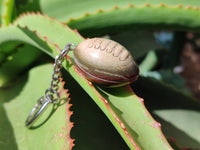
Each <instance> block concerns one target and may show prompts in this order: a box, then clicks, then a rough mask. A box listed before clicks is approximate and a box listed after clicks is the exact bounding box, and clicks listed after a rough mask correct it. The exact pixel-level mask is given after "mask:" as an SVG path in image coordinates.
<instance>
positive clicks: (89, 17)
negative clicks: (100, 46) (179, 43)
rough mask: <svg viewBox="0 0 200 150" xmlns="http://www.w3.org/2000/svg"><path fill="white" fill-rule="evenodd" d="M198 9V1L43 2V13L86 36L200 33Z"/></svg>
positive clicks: (45, 0)
mask: <svg viewBox="0 0 200 150" xmlns="http://www.w3.org/2000/svg"><path fill="white" fill-rule="evenodd" d="M199 6H200V3H199V1H198V0H193V1H192V2H191V1H186V0H184V1H183V0H168V1H165V2H163V1H161V0H151V1H150V0H144V1H140V0H135V1H132V0H127V1H125V2H124V1H120V0H116V1H113V0H106V1H105V0H102V1H99V0H94V1H90V0H87V1H81V0H76V1H73V2H72V1H70V0H67V1H65V0H59V1H56V2H55V1H52V0H51V1H49V0H42V1H41V10H42V12H43V13H45V14H47V15H48V16H51V17H55V18H56V19H58V20H59V21H62V22H66V23H67V24H68V25H69V26H70V27H71V28H73V29H78V30H79V32H80V33H81V34H82V35H86V36H97V35H102V34H105V33H111V32H118V31H119V30H120V31H122V30H127V29H136V30H138V29H161V28H162V29H173V30H195V31H199V28H198V27H199V24H200V22H199V20H200V19H199V18H200V15H199ZM110 18H112V19H110ZM188 22H190V23H188Z"/></svg>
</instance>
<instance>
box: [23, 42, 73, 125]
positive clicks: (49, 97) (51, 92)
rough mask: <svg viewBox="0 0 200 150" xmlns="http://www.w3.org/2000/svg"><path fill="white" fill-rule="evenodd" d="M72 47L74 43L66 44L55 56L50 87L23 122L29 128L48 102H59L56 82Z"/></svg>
mask: <svg viewBox="0 0 200 150" xmlns="http://www.w3.org/2000/svg"><path fill="white" fill-rule="evenodd" d="M74 48H75V45H74V44H72V43H70V44H67V45H66V47H65V49H64V50H63V51H62V52H61V53H60V55H57V56H56V59H55V63H54V70H53V73H52V79H51V84H50V88H48V89H47V90H46V91H45V94H44V96H42V97H41V98H40V99H39V100H38V102H37V104H36V105H35V106H34V107H33V109H32V110H31V112H30V113H29V115H28V117H27V119H26V122H25V125H26V127H28V128H30V127H31V126H32V125H33V124H34V123H35V121H36V120H37V119H38V118H39V117H40V116H41V114H42V113H43V112H44V111H45V110H46V108H47V107H48V106H49V104H50V103H53V104H57V103H58V102H59V100H60V95H59V93H58V88H59V86H58V83H59V82H60V76H61V68H62V62H63V60H64V57H65V56H66V55H67V53H68V52H69V51H70V50H73V49H74ZM54 96H56V99H54Z"/></svg>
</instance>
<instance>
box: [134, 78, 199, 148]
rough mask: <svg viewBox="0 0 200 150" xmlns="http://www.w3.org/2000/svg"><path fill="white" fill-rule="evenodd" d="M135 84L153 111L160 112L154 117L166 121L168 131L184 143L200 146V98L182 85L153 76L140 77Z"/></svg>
mask: <svg viewBox="0 0 200 150" xmlns="http://www.w3.org/2000/svg"><path fill="white" fill-rule="evenodd" d="M134 85H135V86H133V89H134V91H135V92H136V93H137V94H138V95H143V97H144V99H145V100H146V101H145V102H146V106H147V108H148V109H149V110H150V112H152V113H154V114H156V116H158V117H156V116H154V117H156V119H157V120H158V121H159V122H160V123H161V124H162V129H163V132H164V133H165V135H167V136H168V137H173V138H175V141H176V143H178V144H179V145H182V146H184V147H190V148H199V147H200V144H199V143H200V142H199V137H198V135H199V129H198V128H199V124H200V123H199V119H198V118H199V112H200V111H199V110H200V103H199V102H197V101H195V99H194V98H193V97H192V96H191V95H190V94H189V93H187V92H185V91H183V90H180V88H179V89H176V88H174V87H173V86H172V85H170V84H167V83H164V82H161V81H157V80H155V79H152V78H144V77H140V78H139V80H137V81H136V83H135V84H134ZM136 87H137V88H136ZM141 88H142V89H143V90H142V91H141V90H140V89H141ZM161 96H162V99H161V98H160V97H161ZM194 132H195V133H194Z"/></svg>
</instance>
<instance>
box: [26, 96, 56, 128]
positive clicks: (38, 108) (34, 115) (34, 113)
mask: <svg viewBox="0 0 200 150" xmlns="http://www.w3.org/2000/svg"><path fill="white" fill-rule="evenodd" d="M50 103H52V101H51V100H50V99H49V98H46V97H44V96H43V97H41V98H40V99H39V100H38V103H37V104H36V105H35V107H34V108H33V109H32V110H31V112H30V114H29V115H28V118H27V119H26V122H25V125H26V127H28V128H30V127H31V126H32V125H33V123H35V121H36V120H37V119H38V118H39V117H40V116H41V114H42V113H43V112H44V111H45V110H46V109H47V107H48V106H49V104H50Z"/></svg>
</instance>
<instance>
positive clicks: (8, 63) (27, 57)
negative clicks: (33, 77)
mask: <svg viewBox="0 0 200 150" xmlns="http://www.w3.org/2000/svg"><path fill="white" fill-rule="evenodd" d="M39 56H41V51H39V50H38V49H36V48H35V47H32V46H29V45H24V46H22V47H19V48H17V52H15V53H14V54H13V55H10V56H9V57H8V58H7V60H5V62H4V63H3V64H2V65H1V66H0V87H2V86H5V85H6V84H8V83H9V82H10V81H11V80H13V79H15V78H16V76H18V75H19V73H21V72H22V71H23V70H24V69H25V68H27V67H28V66H29V65H31V64H32V63H33V62H34V61H35V60H36V59H37V58H38V57H39Z"/></svg>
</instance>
